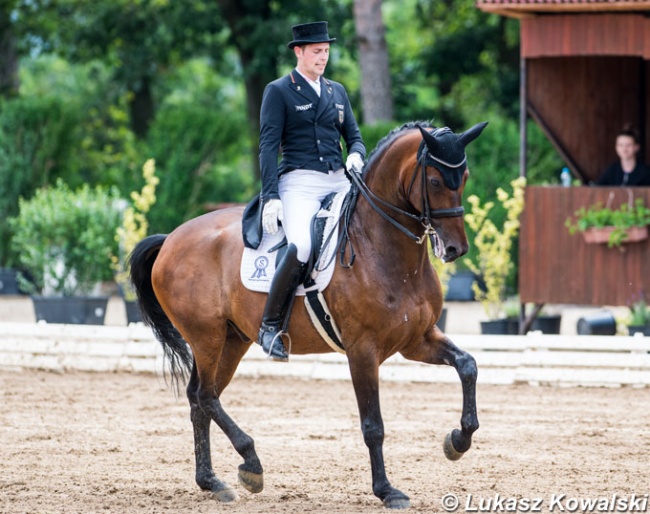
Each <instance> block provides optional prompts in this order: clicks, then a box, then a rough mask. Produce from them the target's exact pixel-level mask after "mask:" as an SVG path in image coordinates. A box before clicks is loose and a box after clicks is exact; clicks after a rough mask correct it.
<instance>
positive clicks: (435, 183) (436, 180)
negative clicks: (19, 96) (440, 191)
mask: <svg viewBox="0 0 650 514" xmlns="http://www.w3.org/2000/svg"><path fill="white" fill-rule="evenodd" d="M429 183H430V184H431V186H433V187H440V186H441V184H442V182H440V179H439V178H436V177H431V178H430V179H429Z"/></svg>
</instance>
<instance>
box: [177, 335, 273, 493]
mask: <svg viewBox="0 0 650 514" xmlns="http://www.w3.org/2000/svg"><path fill="white" fill-rule="evenodd" d="M249 346H250V344H245V343H242V341H241V340H240V339H239V338H232V337H229V338H227V339H226V344H225V345H224V349H223V351H222V352H221V356H220V358H219V359H217V360H218V364H216V365H215V363H214V362H213V364H212V366H210V368H211V369H209V370H206V369H204V367H201V366H200V365H197V361H196V360H195V362H194V365H193V368H192V374H191V377H190V381H189V383H188V386H187V397H188V400H189V403H190V419H191V421H192V426H193V429H194V454H195V461H196V483H197V484H198V486H199V487H200V488H201V489H203V490H206V491H211V493H212V495H213V497H214V498H215V499H216V500H218V501H220V502H224V503H225V502H232V501H235V500H237V498H238V496H237V493H236V492H235V490H234V489H232V488H231V487H230V486H229V485H228V484H226V483H225V482H223V481H221V480H219V479H218V478H217V476H216V475H215V473H214V470H213V468H212V459H211V452H210V422H211V421H214V422H215V423H216V424H217V425H218V426H219V428H221V429H222V431H223V432H224V433H225V434H226V436H227V437H228V438H229V440H230V442H231V443H232V444H233V446H234V448H235V450H236V451H237V452H238V453H239V454H240V455H241V456H242V457H243V458H244V463H243V464H241V465H240V466H239V475H238V476H239V482H240V483H241V484H242V485H243V486H244V487H245V488H246V489H247V490H248V491H250V492H252V493H258V492H260V491H262V489H263V470H262V465H261V463H260V461H259V458H258V456H257V453H256V452H255V446H254V442H253V439H252V438H251V437H249V436H248V435H247V434H246V433H244V432H243V431H242V430H241V429H240V428H239V427H238V426H237V424H236V423H235V422H234V421H233V420H232V419H231V418H230V416H228V414H227V413H226V412H225V411H224V409H223V407H222V405H221V401H220V400H219V396H220V395H221V392H223V390H224V389H225V388H226V386H227V385H228V384H229V383H230V380H231V379H232V376H233V375H234V372H235V370H236V368H237V365H238V364H239V362H240V361H241V359H242V357H243V355H244V354H245V353H246V351H247V349H248V347H249ZM204 361H205V359H199V362H204ZM199 368H201V373H200V372H199ZM215 368H216V378H214V377H215V372H214V370H215ZM201 376H203V377H204V379H203V380H201ZM208 377H211V378H210V379H208Z"/></svg>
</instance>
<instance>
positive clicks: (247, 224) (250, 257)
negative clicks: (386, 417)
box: [240, 187, 357, 353]
mask: <svg viewBox="0 0 650 514" xmlns="http://www.w3.org/2000/svg"><path fill="white" fill-rule="evenodd" d="M356 198H357V194H356V188H354V187H352V188H350V190H349V191H348V192H347V193H345V192H344V193H338V194H337V193H332V194H330V195H328V196H327V197H325V199H324V200H323V201H322V202H321V208H320V210H319V211H318V213H316V215H315V216H314V217H313V218H312V222H311V240H312V250H311V253H310V257H309V262H308V265H307V273H306V278H305V280H304V282H303V284H301V285H300V286H299V287H298V289H297V290H296V296H305V297H306V301H305V306H306V307H307V312H308V313H309V316H310V318H311V320H312V323H313V324H314V326H315V328H316V329H317V331H318V332H319V334H320V335H321V337H322V338H323V339H324V340H325V342H327V344H328V345H329V346H330V347H331V348H332V349H334V350H335V351H337V352H340V353H345V351H344V348H343V344H342V343H341V335H340V332H339V330H338V328H337V326H336V323H335V322H334V320H333V318H332V315H331V313H330V311H329V308H328V307H327V304H326V302H325V298H324V296H323V295H322V291H323V290H325V288H326V287H327V285H328V284H329V281H330V280H331V278H332V275H333V274H334V266H335V258H336V252H337V250H338V249H339V248H341V247H342V249H343V250H345V244H344V242H345V241H347V240H348V239H347V222H348V221H349V217H350V216H351V212H352V210H353V209H354V206H355V203H356ZM261 213H262V202H261V201H260V197H259V196H256V197H255V198H253V200H251V202H249V204H248V205H247V206H246V209H245V210H244V217H243V220H242V236H243V239H244V246H245V248H244V254H243V256H242V264H241V269H240V276H241V280H242V283H243V284H244V286H245V287H246V288H247V289H250V290H252V291H258V292H268V291H269V288H270V285H271V280H272V278H273V273H274V272H275V268H276V266H277V264H279V262H280V261H281V259H282V258H283V257H284V253H285V252H286V250H287V247H288V243H287V239H286V237H285V235H284V230H282V228H281V227H280V230H278V232H277V233H276V234H267V233H265V232H264V231H263V230H262V214H261ZM341 218H344V219H345V220H346V223H345V224H344V226H343V230H341V227H340V226H339V225H340V224H339V221H340V220H341ZM339 232H340V234H341V235H340V236H339ZM342 255H343V252H342ZM342 259H343V256H341V260H342Z"/></svg>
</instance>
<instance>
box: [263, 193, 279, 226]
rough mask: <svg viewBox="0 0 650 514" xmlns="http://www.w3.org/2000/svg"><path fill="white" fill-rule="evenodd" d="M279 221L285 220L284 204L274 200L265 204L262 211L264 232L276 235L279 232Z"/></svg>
mask: <svg viewBox="0 0 650 514" xmlns="http://www.w3.org/2000/svg"><path fill="white" fill-rule="evenodd" d="M278 220H280V221H283V220H284V212H283V210H282V202H281V201H280V200H278V199H276V198H273V199H271V200H269V201H268V202H266V203H265V204H264V210H263V211H262V227H264V232H267V233H269V234H275V233H276V232H277V231H278Z"/></svg>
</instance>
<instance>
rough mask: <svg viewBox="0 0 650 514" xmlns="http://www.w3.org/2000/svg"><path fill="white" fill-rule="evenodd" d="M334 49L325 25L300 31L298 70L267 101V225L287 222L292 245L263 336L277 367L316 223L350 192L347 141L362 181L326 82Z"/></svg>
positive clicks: (353, 127)
mask: <svg viewBox="0 0 650 514" xmlns="http://www.w3.org/2000/svg"><path fill="white" fill-rule="evenodd" d="M334 41H335V39H334V38H330V37H329V34H328V32H327V22H325V21H319V22H315V23H306V24H303V25H295V26H294V27H293V41H291V42H289V43H288V47H289V48H291V49H293V51H294V54H295V56H296V59H297V66H296V68H295V69H294V70H293V71H291V72H290V73H289V74H288V75H286V76H284V77H282V78H279V79H277V80H275V81H273V82H271V83H270V84H268V85H267V86H266V88H265V90H264V96H263V99H262V108H261V113H260V170H261V175H262V194H261V203H262V206H263V211H262V225H263V227H264V230H265V231H266V232H268V233H270V234H275V233H276V232H277V231H278V221H281V222H282V226H283V228H284V231H285V234H286V237H287V243H288V245H289V246H288V250H287V252H286V254H285V256H284V258H283V259H282V261H281V262H280V264H279V265H278V266H277V268H276V270H275V274H274V276H273V280H272V282H271V289H270V291H269V295H268V299H267V300H266V307H265V309H264V314H263V316H262V325H261V328H260V331H259V335H258V343H259V344H260V345H262V348H263V349H264V352H265V353H266V354H267V355H268V356H269V358H271V359H273V360H277V361H284V362H286V361H287V360H288V359H289V356H288V354H287V351H286V349H285V347H284V344H283V342H282V337H281V334H282V330H283V325H284V322H285V318H286V316H287V315H288V314H289V312H288V311H289V310H290V305H291V300H292V297H293V295H294V293H295V290H296V288H297V287H298V285H299V284H300V282H301V280H302V279H304V275H305V270H306V266H307V261H308V260H309V253H310V251H311V247H312V241H311V230H310V224H311V219H312V217H313V216H314V215H315V214H316V213H317V212H318V210H319V209H320V206H321V201H322V200H323V199H324V198H325V197H326V196H328V195H329V194H331V193H338V192H342V191H347V190H348V188H349V187H350V181H349V179H348V178H347V176H346V174H345V169H344V166H343V153H342V148H341V137H343V140H344V141H345V144H346V147H347V152H348V158H347V161H346V163H345V167H346V168H347V169H348V170H350V171H353V172H356V173H361V171H362V169H363V159H364V158H365V155H366V148H365V146H364V144H363V141H362V139H361V133H360V131H359V127H358V126H357V122H356V120H355V118H354V114H353V112H352V108H351V106H350V101H349V99H348V95H347V93H346V91H345V88H344V87H343V86H342V85H341V84H339V83H337V82H334V81H331V80H328V79H325V78H324V77H323V73H324V72H325V66H326V65H327V61H328V59H329V50H330V43H333V42H334ZM280 149H281V151H282V160H281V162H280V164H279V165H278V153H279V151H280Z"/></svg>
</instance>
